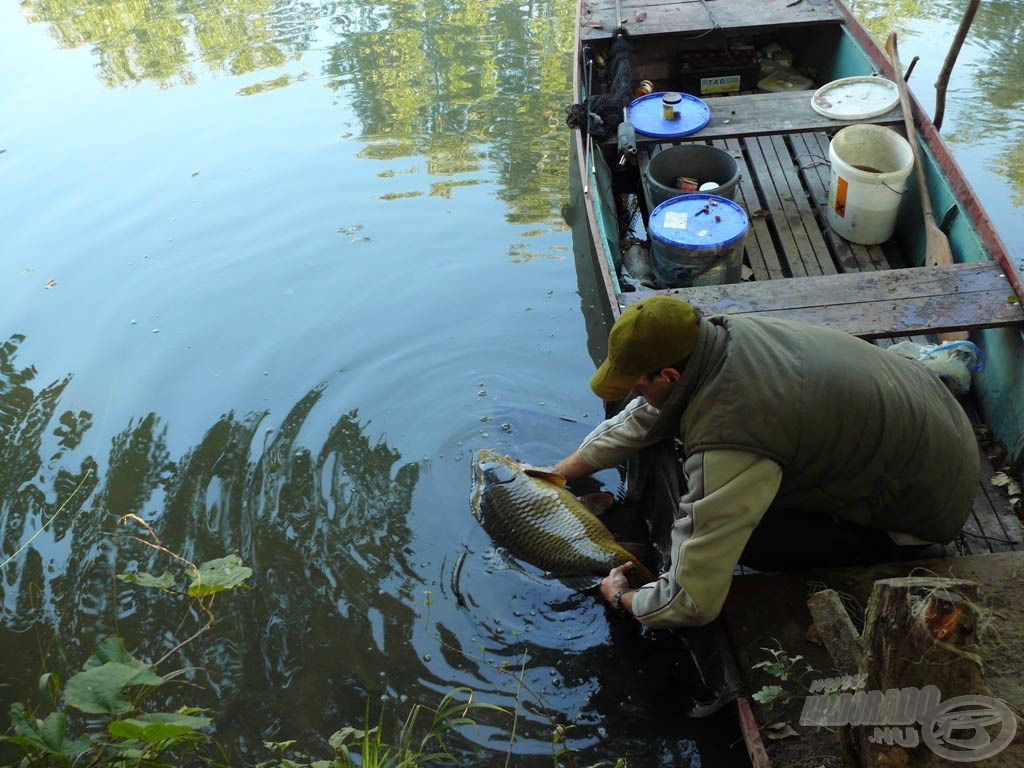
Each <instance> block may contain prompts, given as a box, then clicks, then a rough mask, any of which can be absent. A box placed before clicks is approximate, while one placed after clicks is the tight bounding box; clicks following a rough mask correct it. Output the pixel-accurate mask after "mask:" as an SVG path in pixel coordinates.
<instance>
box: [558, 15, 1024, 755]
mask: <svg viewBox="0 0 1024 768" xmlns="http://www.w3.org/2000/svg"><path fill="white" fill-rule="evenodd" d="M577 14H578V15H577V19H578V23H577V31H576V49H575V53H574V57H575V58H574V69H573V89H574V92H573V100H574V102H575V103H574V105H573V107H571V108H570V111H569V117H568V120H567V122H568V123H569V125H570V127H574V128H575V130H574V132H573V142H574V147H573V163H574V168H573V173H574V174H575V179H574V181H575V186H576V188H577V189H578V190H579V192H578V196H579V197H581V200H580V201H578V202H579V204H580V206H581V208H582V210H583V211H584V215H582V216H581V217H580V219H581V221H580V226H579V227H578V230H579V231H582V232H583V235H582V236H583V237H584V238H585V239H586V243H585V248H584V247H582V246H581V245H580V244H579V243H577V251H578V252H580V251H585V253H586V254H587V258H586V261H587V265H586V268H590V269H592V275H590V276H589V279H592V280H593V282H594V283H595V284H596V290H595V292H594V294H595V296H596V303H597V304H598V306H596V307H595V308H594V310H595V313H596V316H597V317H598V320H597V321H589V322H590V329H589V331H588V332H589V334H590V335H591V338H590V347H591V354H592V356H594V358H595V360H600V359H602V357H603V351H604V350H603V346H602V345H603V343H604V340H605V339H606V337H607V330H608V328H609V327H610V324H611V322H613V321H614V319H615V318H617V317H618V316H619V314H621V312H622V311H623V310H624V309H625V308H626V307H627V306H629V305H630V304H632V303H635V302H637V301H640V300H641V299H643V298H645V297H647V296H650V295H653V294H656V293H665V294H671V295H675V296H679V297H680V298H683V299H685V300H686V301H689V302H690V303H691V304H693V305H694V306H695V307H697V308H698V309H699V310H700V311H701V312H702V313H704V314H743V313H764V314H766V315H770V316H773V317H783V318H789V319H795V320H801V321H805V322H809V323H813V324H821V325H827V326H831V327H834V328H840V329H844V330H846V331H848V332H849V333H851V334H854V335H857V336H860V337H862V338H864V339H866V340H869V341H873V342H875V343H878V344H881V345H891V344H893V343H896V342H899V341H901V340H904V341H909V342H910V343H914V344H917V345H918V348H920V349H923V350H925V352H927V351H928V350H931V349H933V348H935V347H937V346H938V347H940V348H941V345H943V344H946V343H950V342H952V343H953V345H954V346H955V345H956V344H962V343H963V342H964V341H968V342H969V343H970V344H971V345H973V349H974V350H976V351H977V360H976V362H977V361H983V367H980V369H977V370H975V371H974V372H973V374H972V376H971V379H970V392H969V394H968V395H967V396H966V397H965V400H964V402H965V407H967V408H968V409H969V410H971V415H972V418H974V419H975V421H976V422H977V423H980V424H984V425H986V430H990V432H991V434H990V435H989V439H990V441H991V443H992V444H994V445H997V446H1004V447H1005V450H1004V457H1005V458H1004V460H1003V461H1002V465H1003V466H1002V467H996V468H995V469H1000V468H1009V469H1010V470H1012V471H1017V470H1018V469H1019V468H1020V466H1021V464H1022V461H1024V456H1022V454H1024V391H1022V388H1024V377H1022V376H1021V375H1020V361H1021V360H1022V359H1024V337H1022V334H1021V329H1022V327H1024V310H1022V308H1021V305H1020V302H1019V301H1018V297H1019V296H1024V293H1022V290H1024V286H1022V282H1021V272H1020V268H1021V264H1020V263H1019V261H1018V260H1015V259H1014V258H1013V257H1012V256H1011V255H1010V253H1009V251H1008V249H1007V248H1006V245H1005V244H1004V242H1003V241H1002V239H1001V238H1000V236H999V234H998V233H997V231H996V229H995V227H994V226H993V223H992V221H991V220H990V218H989V217H988V215H987V214H986V213H985V210H984V208H983V206H982V204H981V202H980V200H979V199H978V196H977V195H976V194H975V192H974V191H973V190H972V188H971V186H970V184H969V182H968V180H967V179H966V178H965V176H964V173H963V171H962V170H961V169H960V167H959V166H958V165H957V163H956V161H955V160H954V158H953V156H952V154H951V152H950V150H949V148H948V147H947V146H946V144H945V143H944V142H943V140H942V138H941V136H940V134H939V131H938V129H937V128H936V126H935V125H934V124H933V122H932V120H931V119H930V118H929V116H928V114H927V112H926V111H925V110H924V109H923V108H922V106H921V104H920V103H919V101H918V100H917V98H916V97H915V96H914V94H913V93H912V92H910V90H909V88H908V87H907V84H906V83H907V81H906V74H907V72H905V71H904V70H903V68H902V65H901V62H900V61H899V58H898V44H897V41H896V39H895V36H891V37H890V39H889V41H887V44H886V46H885V48H886V50H883V48H882V47H880V46H879V45H878V44H877V43H876V42H875V41H874V40H873V39H872V37H871V35H870V34H869V33H868V32H867V30H866V29H865V28H864V27H863V26H862V25H861V24H860V23H859V22H858V21H857V19H856V18H855V17H854V15H853V14H852V13H851V11H850V10H849V9H848V8H847V7H846V6H845V5H844V4H843V3H842V2H841V1H840V0H757V1H756V2H740V1H739V0H683V2H674V3H650V2H640V1H639V0H581V1H580V3H579V6H578V12H577ZM843 89H853V91H844V90H843ZM848 92H851V93H854V95H853V96H852V97H851V98H849V99H846V100H845V101H844V94H845V93H848ZM878 129H881V130H883V131H884V132H885V134H884V135H885V136H890V135H897V136H899V137H901V138H902V139H903V140H904V141H903V142H902V144H903V145H906V147H907V148H909V150H910V151H911V155H910V159H909V161H901V164H900V166H901V167H900V168H899V169H878V168H873V167H860V168H858V167H856V166H857V164H856V163H850V162H845V161H844V159H843V158H842V157H841V156H840V155H839V154H838V153H839V149H838V148H837V147H836V146H835V144H836V143H838V142H839V138H837V137H841V135H842V136H843V137H848V136H855V135H856V136H859V137H860V140H861V142H862V143H863V142H864V141H866V139H865V138H864V137H865V136H866V135H867V132H868V131H871V130H876V131H877V130H878ZM880 135H882V134H877V133H875V134H872V136H875V137H878V136H880ZM872 140H874V139H872ZM886 141H888V139H886ZM844 151H845V149H844ZM687 153H689V154H687ZM697 157H700V158H713V157H714V158H725V163H726V165H727V166H728V163H729V159H731V161H733V162H734V164H735V173H732V174H730V173H729V171H730V169H729V168H725V170H721V171H719V172H718V173H719V177H718V178H712V179H709V180H706V179H704V178H701V177H700V173H698V172H694V173H689V172H688V171H687V169H688V168H689V167H691V166H688V165H687V162H691V161H693V162H696V161H694V160H693V158H697ZM670 158H674V159H670ZM683 158H690V160H685V159H683ZM701 162H704V160H703V159H702V160H701ZM707 162H711V161H710V160H708V161H707ZM693 167H695V168H698V169H699V170H706V169H707V168H708V167H709V166H706V165H704V166H701V165H700V164H699V163H698V164H696V165H694V166H693ZM850 167H852V168H853V169H854V170H850ZM654 168H657V169H658V173H655V172H654V170H653V169H654ZM897 170H898V171H899V174H900V176H901V178H900V179H899V181H898V183H896V184H893V183H892V182H891V181H888V179H890V178H895V177H889V176H887V175H886V174H888V173H890V171H891V172H893V173H896V172H897ZM858 171H862V172H863V174H862V176H864V178H860V177H858V175H857V172H858ZM844 172H845V173H846V175H847V176H850V177H851V178H852V179H853V180H852V181H850V180H848V179H844V178H843V173H844ZM666 174H667V175H666ZM723 175H724V176H727V177H728V178H723V177H722V176H723ZM883 177H884V178H883ZM880 178H881V179H882V182H881V186H883V187H887V189H880V188H879V187H877V186H876V187H872V186H871V185H872V184H877V183H878V180H879V179H880ZM858 179H859V180H858ZM847 183H848V184H850V185H858V184H859V185H861V188H860V189H858V190H852V187H851V188H848V189H845V190H844V189H841V188H839V187H840V185H841V184H847ZM865 185H866V186H865ZM666 188H667V191H666ZM889 192H892V193H893V195H894V197H893V198H892V199H891V200H890V201H889V202H886V203H885V204H884V205H883V206H882V207H883V208H884V211H883V217H884V218H886V219H887V220H886V222H884V223H883V225H882V226H880V227H879V228H877V229H874V228H873V225H870V226H869V225H867V224H865V225H863V226H862V228H861V230H860V231H855V230H853V229H851V228H850V220H851V219H852V218H854V217H852V216H851V214H852V213H853V212H854V209H859V210H857V211H856V212H857V213H860V214H861V221H862V222H864V221H868V215H867V214H868V213H870V210H869V209H871V208H872V206H873V205H875V203H876V202H877V199H878V198H879V196H883V197H884V196H885V195H886V194H888V193H889ZM857 195H860V196H861V197H860V198H859V199H857V200H855V197H856V196H857ZM737 210H738V211H739V212H740V214H736V211H737ZM844 214H845V216H844ZM734 215H735V216H740V217H741V218H742V220H743V226H742V227H741V229H742V230H743V231H742V233H741V234H740V235H739V236H738V237H737V236H736V235H735V233H734V232H730V231H726V232H725V234H723V235H722V236H721V237H718V238H717V239H716V238H715V237H714V236H712V239H711V241H710V245H709V247H707V248H703V247H701V245H700V244H699V243H694V242H692V241H690V240H686V239H680V240H673V239H672V236H671V234H668V235H666V233H665V230H664V227H665V221H666V218H667V217H668V216H675V217H676V218H675V220H674V221H675V223H676V224H678V222H679V221H680V218H679V217H680V216H682V217H686V218H684V219H683V221H692V222H696V221H697V218H696V217H698V216H704V217H705V218H703V219H702V220H701V221H702V222H706V223H708V226H706V227H704V228H703V229H704V231H711V230H713V229H714V227H713V226H711V225H710V223H711V222H715V224H719V223H721V224H722V225H723V227H725V226H726V225H729V224H730V223H731V222H732V218H733V217H734ZM844 219H845V220H844ZM684 226H685V224H684ZM691 229H694V228H691ZM866 229H867V230H871V231H867V232H865V230H866ZM576 232H577V228H574V239H577V237H576ZM691 236H696V235H692V233H691V234H690V235H687V237H691ZM702 236H703V235H702ZM659 266H660V268H659ZM583 268H584V267H579V265H578V269H583ZM581 284H582V278H581ZM595 337H596V338H595ZM974 367H975V368H979V366H974ZM993 471H994V470H992V469H989V470H988V474H987V475H986V477H985V478H983V480H982V489H981V491H980V492H979V499H980V500H979V502H978V504H976V510H975V512H976V514H975V516H974V517H973V518H972V522H971V523H970V524H969V526H968V527H971V530H970V531H967V533H966V534H965V536H966V539H969V541H967V540H966V539H965V537H964V536H962V537H961V543H963V542H964V541H966V543H963V546H960V545H959V544H958V551H957V553H954V554H966V555H970V554H972V553H974V554H977V553H996V552H999V551H1014V550H1019V549H1020V548H1021V547H1020V536H1019V532H1017V531H1011V530H1008V529H1007V528H1006V526H1005V525H1004V524H1003V523H1005V520H1006V516H1007V513H1009V509H1008V507H1007V508H1004V509H998V510H997V509H994V506H997V504H996V502H993V501H992V500H991V499H989V500H987V501H986V500H985V499H984V498H982V497H985V495H986V493H985V486H986V485H987V480H988V478H989V477H990V476H991V475H992V472H993ZM1000 503H1001V502H1000ZM986 505H988V506H990V507H993V509H991V510H988V511H986V509H985V508H986ZM989 513H991V514H989ZM1010 514H1012V513H1010ZM1001 521H1002V522H1001ZM972 542H973V543H972ZM741 655H742V654H741ZM738 714H739V718H740V723H741V728H742V730H743V733H744V738H745V739H746V741H747V748H748V752H749V755H750V758H751V761H752V762H753V764H754V765H758V766H764V765H769V764H770V763H769V761H768V757H767V755H766V752H765V749H764V744H763V741H762V740H761V739H760V737H759V730H758V723H757V718H756V716H755V714H754V713H753V711H752V707H751V704H750V701H749V698H748V697H746V696H741V697H740V698H739V700H738Z"/></svg>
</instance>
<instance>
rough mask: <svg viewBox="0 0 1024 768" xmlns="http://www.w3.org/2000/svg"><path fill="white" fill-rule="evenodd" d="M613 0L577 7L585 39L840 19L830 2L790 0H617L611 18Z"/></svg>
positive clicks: (594, 0) (593, 0) (588, 0)
mask: <svg viewBox="0 0 1024 768" xmlns="http://www.w3.org/2000/svg"><path fill="white" fill-rule="evenodd" d="M615 11H616V4H615V2H614V1H613V0H586V1H585V2H584V3H583V8H582V12H581V23H582V25H583V29H582V30H581V31H582V37H583V39H584V40H585V41H591V40H602V39H607V38H608V37H610V36H611V34H612V33H613V32H614V31H615V29H616V28H617V27H619V26H620V25H621V26H625V27H626V29H628V30H629V31H630V33H631V34H633V35H634V36H636V37H642V36H644V35H664V34H670V33H673V32H703V31H707V30H710V29H713V28H714V27H715V25H716V24H717V25H718V27H720V28H721V29H722V30H725V31H742V30H752V29H756V28H758V27H762V26H764V25H766V24H772V25H774V26H777V27H801V26H811V25H819V24H840V23H842V21H843V16H842V14H841V13H840V11H839V9H837V8H836V7H835V6H834V5H833V4H832V3H831V2H824V3H818V2H813V3H812V2H800V3H793V2H792V0H743V2H736V1H735V0H706V2H700V0H682V2H678V1H677V2H644V0H620V3H619V11H620V12H621V18H618V19H617V18H616V15H615Z"/></svg>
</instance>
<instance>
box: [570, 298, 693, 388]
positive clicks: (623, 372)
mask: <svg viewBox="0 0 1024 768" xmlns="http://www.w3.org/2000/svg"><path fill="white" fill-rule="evenodd" d="M697 325H698V317H697V312H696V311H695V310H694V308H693V306H691V305H690V304H688V303H687V302H685V301H683V300H682V299H677V298H676V297H674V296H667V295H662V294H659V295H657V296H651V297H649V298H646V299H643V300H642V301H638V302H637V303H636V304H630V305H629V306H628V307H626V309H625V310H624V311H623V312H622V314H621V315H620V316H619V319H618V320H616V321H615V324H614V325H613V326H612V330H611V332H610V333H609V334H608V358H607V359H606V360H605V361H604V362H603V363H601V367H600V368H598V369H597V372H596V373H595V374H594V376H593V377H592V378H591V379H590V388H591V389H592V390H594V394H596V395H597V396H598V397H600V398H601V399H602V400H619V399H620V398H622V397H625V396H626V395H627V394H629V392H630V391H631V390H632V389H633V387H635V386H636V382H637V379H639V378H640V377H641V376H643V375H644V374H645V373H650V372H651V371H658V370H661V369H662V368H667V367H669V366H671V365H672V364H674V363H678V362H679V361H680V360H685V359H686V358H687V357H689V356H690V353H691V352H693V348H694V346H696V344H697Z"/></svg>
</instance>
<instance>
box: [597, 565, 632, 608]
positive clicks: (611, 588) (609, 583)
mask: <svg viewBox="0 0 1024 768" xmlns="http://www.w3.org/2000/svg"><path fill="white" fill-rule="evenodd" d="M631 570H633V563H632V562H626V563H623V564H622V565H620V566H617V567H615V568H612V569H611V571H609V573H608V575H607V576H605V577H604V578H603V579H601V597H603V598H604V599H605V600H607V601H608V603H609V604H610V605H612V606H614V607H616V608H618V607H620V606H621V607H622V609H623V610H625V611H626V613H632V612H633V610H632V609H633V590H632V589H630V588H629V577H628V576H627V575H626V574H627V573H629V572H630V571H631ZM616 595H618V596H619V604H618V605H616V604H615V602H616V601H615V596H616Z"/></svg>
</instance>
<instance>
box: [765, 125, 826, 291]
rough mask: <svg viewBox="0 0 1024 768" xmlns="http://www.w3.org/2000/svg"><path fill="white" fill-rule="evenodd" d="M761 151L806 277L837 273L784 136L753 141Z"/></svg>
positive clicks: (766, 137)
mask: <svg viewBox="0 0 1024 768" xmlns="http://www.w3.org/2000/svg"><path fill="white" fill-rule="evenodd" d="M757 141H758V142H759V143H760V144H761V145H762V147H763V148H764V152H765V154H766V156H769V157H770V158H771V161H770V164H772V165H774V166H775V168H776V169H777V170H776V172H775V173H774V174H773V177H774V178H775V179H776V183H777V184H779V191H780V193H781V195H782V203H783V207H784V208H785V209H786V210H787V212H788V216H787V221H788V223H789V226H790V227H791V228H792V229H793V239H794V240H795V241H796V243H797V246H798V247H799V248H800V258H801V260H802V261H803V262H804V264H805V265H806V267H807V271H808V273H809V274H815V275H834V274H835V273H836V272H837V271H838V270H837V269H836V267H835V265H834V264H833V263H832V254H831V252H830V251H829V249H828V246H827V245H826V244H825V239H824V237H822V233H821V229H820V227H819V225H818V217H817V216H816V214H815V208H814V205H813V203H812V202H811V201H810V200H809V199H808V194H807V190H806V189H804V185H803V182H802V181H801V178H800V173H799V169H798V167H797V165H796V163H795V160H794V159H793V156H792V154H791V153H790V151H789V146H788V145H787V144H786V138H785V137H784V136H770V137H768V136H765V137H762V138H759V139H757Z"/></svg>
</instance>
